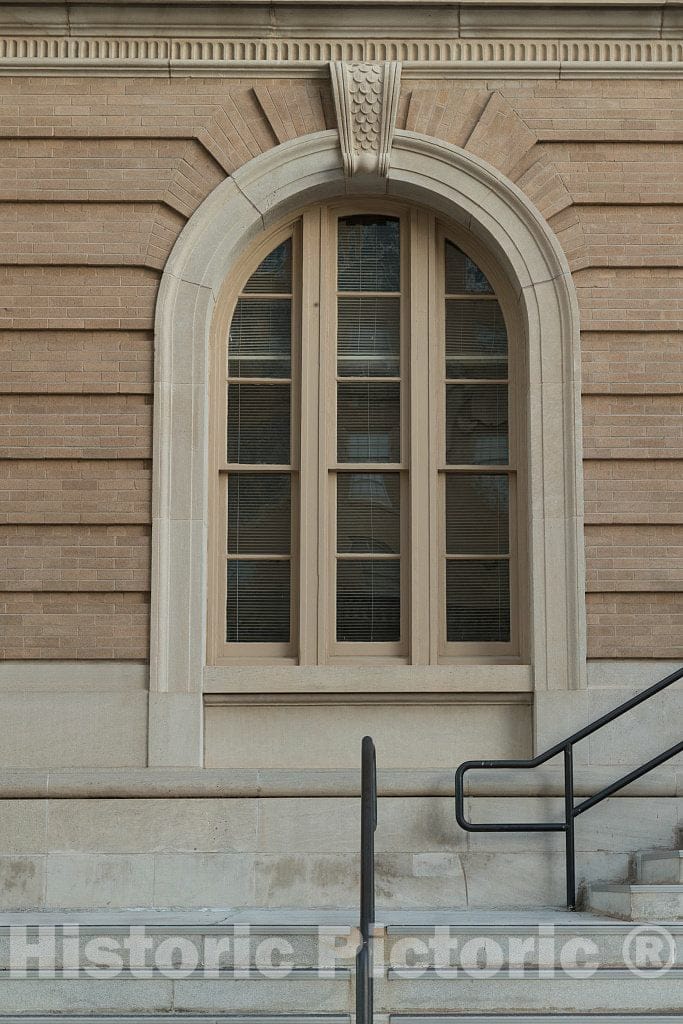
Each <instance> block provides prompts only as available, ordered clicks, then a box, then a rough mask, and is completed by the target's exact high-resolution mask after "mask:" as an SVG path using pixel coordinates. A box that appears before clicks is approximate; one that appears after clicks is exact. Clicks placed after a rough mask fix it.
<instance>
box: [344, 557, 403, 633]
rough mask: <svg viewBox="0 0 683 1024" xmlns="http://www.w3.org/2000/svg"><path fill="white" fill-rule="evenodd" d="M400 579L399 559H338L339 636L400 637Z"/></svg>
mask: <svg viewBox="0 0 683 1024" xmlns="http://www.w3.org/2000/svg"><path fill="white" fill-rule="evenodd" d="M400 579H401V569H400V563H399V562H398V561H395V562H393V561H392V562H385V561H382V560H379V561H377V560H371V559H367V560H362V561H358V562H356V561H353V562H337V640H339V641H342V642H343V641H347V642H352V641H353V642H356V643H381V642H385V643H386V642H389V641H392V640H400V638H401V598H400Z"/></svg>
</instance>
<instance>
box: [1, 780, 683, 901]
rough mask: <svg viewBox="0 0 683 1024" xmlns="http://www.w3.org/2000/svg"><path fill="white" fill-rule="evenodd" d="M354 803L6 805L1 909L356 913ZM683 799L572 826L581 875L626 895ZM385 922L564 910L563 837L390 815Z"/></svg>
mask: <svg viewBox="0 0 683 1024" xmlns="http://www.w3.org/2000/svg"><path fill="white" fill-rule="evenodd" d="M468 804H469V810H468V813H469V814H470V816H471V817H472V819H473V820H478V821H486V820H489V821H492V820H501V818H502V817H503V816H508V817H509V818H510V819H511V820H515V819H517V820H522V819H530V820H552V819H553V818H555V817H561V813H562V801H561V800H560V799H558V798H545V797H528V798H522V797H507V798H500V797H499V798H496V797H490V798H489V797H477V798H472V799H471V800H469V801H468ZM358 821H359V807H358V800H357V799H356V798H352V797H339V798H335V797H327V798H325V797H308V798H306V797H289V798H270V799H268V798H263V799H258V798H235V799H219V798H216V799H204V798H197V799H187V798H184V799H175V800H167V799H97V800H93V799H54V800H50V801H46V800H0V824H1V826H2V829H1V834H2V848H1V850H0V909H4V910H18V909H32V910H37V909H48V908H52V909H69V910H71V909H96V908H107V907H108V908H132V907H176V908H197V907H216V908H225V907H229V908H238V907H271V908H275V907H297V908H307V907H308V908H322V907H348V908H357V900H358V863H359V856H358V843H359V835H358ZM682 824H683V800H682V799H681V797H680V796H679V797H678V798H676V797H673V796H669V797H665V796H645V797H631V798H626V797H624V798H615V799H613V800H612V801H610V802H609V803H608V804H605V805H602V806H601V807H598V808H596V809H595V810H593V811H592V812H589V813H588V814H587V815H586V816H585V817H584V818H580V819H578V822H577V877H578V880H579V883H580V884H585V883H586V882H589V881H608V882H615V881H620V880H623V879H626V878H627V877H628V875H629V870H630V863H631V858H632V855H633V854H634V852H635V851H637V850H643V849H652V848H656V847H662V848H667V849H670V848H672V847H673V846H674V845H675V843H676V840H677V837H678V829H679V828H680V827H681V825H682ZM376 843H377V904H378V913H379V915H380V919H381V910H382V909H383V908H384V909H396V908H403V909H410V908H415V909H437V908H442V909H464V908H472V909H482V908H484V909H485V908H495V909H504V908H507V907H510V908H521V907H524V908H527V909H530V908H538V907H543V906H562V904H563V902H564V858H563V853H562V850H563V838H562V837H561V836H558V835H548V834H546V835H539V834H535V835H534V834H529V835H521V834H518V835H515V836H512V837H511V836H509V835H508V836H505V835H493V834H465V833H464V832H462V831H461V830H460V829H459V828H458V827H457V826H456V823H455V820H454V815H453V799H452V797H449V796H446V795H444V796H431V797H428V796H425V797H385V798H381V799H380V801H379V814H378V830H377V834H376Z"/></svg>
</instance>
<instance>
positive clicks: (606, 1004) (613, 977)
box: [0, 910, 683, 1024]
mask: <svg viewBox="0 0 683 1024" xmlns="http://www.w3.org/2000/svg"><path fill="white" fill-rule="evenodd" d="M277 914H278V919H277V920H276V918H275V916H274V915H275V912H272V913H271V914H270V915H269V914H268V913H267V912H264V911H262V912H260V914H259V915H258V917H257V915H256V914H254V913H253V912H252V913H251V914H250V915H249V912H247V911H245V912H244V913H243V914H241V915H240V914H228V913H227V912H202V911H196V912H186V913H182V914H174V913H171V912H157V913H154V914H149V913H145V912H135V911H131V912H125V911H121V912H116V913H115V912H108V913H104V912H103V913H101V914H97V913H93V912H91V913H89V914H83V915H81V920H80V923H79V926H78V929H76V927H75V921H76V915H74V914H69V915H68V918H67V917H65V916H63V915H62V916H60V915H59V914H56V913H44V914H25V915H22V914H12V915H3V917H1V918H0V1024H9V1022H12V1024H16V1022H21V1024H48V1022H54V1021H56V1020H59V1021H60V1022H61V1024H65V1022H66V1024H76V1022H77V1024H104V1022H105V1021H106V1024H162V1022H163V1024H170V1022H175V1024H350V1022H351V1020H352V1017H353V1009H354V984H353V983H354V977H353V965H354V956H353V954H354V951H355V941H356V935H355V932H354V930H353V928H352V926H351V922H352V921H353V917H354V914H353V912H352V911H340V912H326V913H324V914H323V913H319V914H315V913H313V914H308V915H307V916H308V921H305V920H304V918H303V915H302V914H301V913H299V914H296V913H294V912H291V914H290V916H289V919H288V920H285V919H284V917H283V915H282V912H281V911H278V912H277ZM247 915H249V916H251V917H252V919H254V923H251V924H247ZM379 916H381V917H382V918H383V922H384V923H383V924H381V925H377V927H376V930H375V941H374V959H375V1012H376V1015H377V1016H376V1020H377V1021H382V1022H383V1024H418V1021H419V1022H420V1024H439V1021H443V1022H446V1021H455V1020H458V1019H462V1018H463V1017H465V1018H469V1019H470V1020H473V1021H476V1024H494V1022H495V1024H505V1022H509V1024H512V1022H513V1021H514V1022H515V1024H531V1022H532V1021H533V1024H545V1022H548V1024H581V1022H584V1021H589V1020H590V1021H591V1024H608V1022H609V1024H614V1022H615V1020H617V1019H618V1020H619V1021H620V1022H624V1024H635V1022H636V1021H638V1022H639V1024H644V1022H645V1021H652V1022H660V1021H663V1020H666V1021H667V1022H668V1024H672V1022H673V1021H675V1020H683V1015H682V1014H681V1005H682V1003H683V1000H682V998H681V991H682V989H683V986H682V985H681V981H682V980H683V924H680V925H676V924H672V925H670V926H669V932H670V934H671V939H672V942H673V955H672V958H671V959H672V966H671V968H670V969H668V970H667V971H666V972H665V973H660V972H659V971H658V970H657V969H655V968H652V967H648V966H647V964H645V963H644V964H640V963H638V964H637V966H639V967H640V969H639V973H638V974H633V973H632V972H631V971H630V970H629V969H628V966H627V965H626V962H625V956H624V946H625V943H626V942H628V941H629V936H630V935H631V933H632V931H633V926H632V925H630V924H629V923H627V922H623V921H616V920H614V919H613V918H609V917H598V916H596V915H594V914H588V913H576V914H572V913H569V912H567V911H561V910H544V911H539V912H537V913H534V912H529V911H527V912H524V911H510V912H507V913H502V912H501V913H493V912H486V911H479V912H477V911H452V912H448V911H432V912H426V911H425V912H420V911H405V912H400V911H393V912H391V913H389V912H387V913H386V914H383V915H382V914H380V915H379ZM8 918H11V919H12V920H11V921H8V920H7V919H8ZM19 921H21V927H25V928H26V933H25V941H26V942H28V943H40V942H41V941H42V942H45V940H46V939H49V937H50V935H51V934H52V933H51V932H49V931H46V930H45V929H46V927H48V928H49V926H52V925H55V924H57V925H58V938H59V941H58V944H57V949H56V955H55V956H54V957H52V959H50V958H49V957H48V958H46V959H45V960H44V961H43V963H42V966H43V968H45V967H47V968H48V971H47V975H48V976H45V977H41V976H39V974H38V972H37V970H36V969H35V968H36V965H35V964H33V966H32V969H29V970H27V971H26V972H25V975H24V976H21V977H16V976H12V974H11V971H12V970H13V969H14V970H16V969H17V968H19V967H21V966H22V964H24V959H23V954H22V946H21V942H22V941H24V939H23V938H22V936H21V935H20V937H19V938H20V941H19V944H17V942H16V941H14V940H13V942H12V943H10V933H9V927H10V924H14V925H16V924H17V923H18V922H19ZM283 921H284V923H282V922H283ZM41 927H42V930H40V929H41ZM131 927H133V928H134V929H135V930H134V931H133V932H131ZM142 928H144V933H143V932H142V931H141V929H142ZM321 929H322V931H321ZM126 939H129V940H131V941H132V945H129V946H125V945H124V940H126ZM141 939H144V940H145V941H146V943H147V945H146V947H145V948H144V949H143V948H142V946H140V945H139V943H140V940H141ZM64 940H66V943H65V942H64ZM136 942H137V943H138V946H135V943H136ZM95 944H97V948H101V949H104V950H107V951H108V952H111V950H112V948H114V949H116V950H118V951H119V952H120V951H122V950H125V955H124V956H123V961H124V966H123V969H122V970H121V971H120V972H119V973H118V974H117V975H116V976H104V975H103V976H100V977H93V976H92V970H93V966H94V965H95V966H96V955H97V949H96V945H95ZM216 944H219V948H220V952H221V956H220V964H219V965H218V967H216V955H215V954H216V948H217V947H216ZM568 953H569V955H568ZM143 954H144V955H143ZM586 958H587V959H588V960H589V961H590V964H589V967H588V968H586V963H585V962H586ZM321 964H322V966H323V968H324V971H323V973H322V974H321V973H320V971H319V965H321ZM143 965H144V968H143ZM566 967H569V968H570V969H571V970H572V971H573V972H574V973H567V971H566V970H565V968H566ZM205 968H211V971H210V972H209V976H207V975H206V973H205ZM577 972H578V976H577ZM513 1011H514V1012H513ZM609 1015H611V1016H609ZM615 1015H616V1016H615Z"/></svg>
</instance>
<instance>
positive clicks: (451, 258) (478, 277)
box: [446, 242, 493, 295]
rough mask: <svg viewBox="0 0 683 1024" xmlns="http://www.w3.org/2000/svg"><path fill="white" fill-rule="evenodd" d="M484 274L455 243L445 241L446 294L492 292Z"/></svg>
mask: <svg viewBox="0 0 683 1024" xmlns="http://www.w3.org/2000/svg"><path fill="white" fill-rule="evenodd" d="M492 291H493V288H492V287H491V285H490V284H489V282H488V280H487V278H486V275H485V274H484V273H483V272H482V271H481V270H480V269H479V267H478V266H477V265H476V263H473V262H472V260H471V259H470V258H469V256H465V253H464V252H462V250H461V249H458V247H457V245H453V243H452V242H446V294H447V295H462V294H476V293H479V294H482V293H485V292H489V293H490V292H492Z"/></svg>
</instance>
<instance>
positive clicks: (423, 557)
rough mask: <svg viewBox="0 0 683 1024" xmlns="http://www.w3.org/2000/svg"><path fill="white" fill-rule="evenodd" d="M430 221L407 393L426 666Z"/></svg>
mask: <svg viewBox="0 0 683 1024" xmlns="http://www.w3.org/2000/svg"><path fill="white" fill-rule="evenodd" d="M431 221H432V218H431V217H430V216H429V214H427V213H426V212H425V211H424V210H419V209H413V210H412V211H411V214H410V246H409V249H410V253H409V259H410V269H409V273H408V275H406V276H407V277H408V280H409V282H410V285H409V287H410V291H409V295H410V321H409V324H407V331H406V333H407V335H408V338H407V342H408V345H407V348H408V352H407V353H406V357H407V358H406V365H407V366H408V373H407V374H406V376H407V378H408V380H407V385H408V389H409V395H406V397H407V398H408V401H407V402H406V406H407V409H409V431H410V433H409V446H410V447H409V451H410V463H409V464H410V478H409V480H410V482H409V488H410V519H409V522H410V533H411V536H410V539H409V543H408V545H407V550H408V552H409V553H410V579H409V585H408V581H406V584H404V589H403V594H404V600H406V601H407V599H408V596H409V595H410V599H411V600H410V620H409V621H410V662H411V664H413V665H427V664H429V660H430V645H429V634H430V607H429V593H430V579H431V572H430V569H431V558H430V548H431V538H430V508H429V492H430V476H431V473H430V451H429V408H430V402H429V321H430V309H429V305H430V304H429V265H428V264H429V241H430V224H431Z"/></svg>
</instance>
